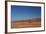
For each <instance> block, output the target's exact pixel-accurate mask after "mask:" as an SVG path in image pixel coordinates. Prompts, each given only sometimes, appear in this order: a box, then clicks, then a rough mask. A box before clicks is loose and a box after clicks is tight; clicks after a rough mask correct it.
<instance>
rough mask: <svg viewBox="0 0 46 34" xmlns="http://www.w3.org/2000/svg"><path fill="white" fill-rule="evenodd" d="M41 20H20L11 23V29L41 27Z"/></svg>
mask: <svg viewBox="0 0 46 34" xmlns="http://www.w3.org/2000/svg"><path fill="white" fill-rule="evenodd" d="M40 26H41V19H40V18H33V19H31V20H18V21H11V28H28V27H40Z"/></svg>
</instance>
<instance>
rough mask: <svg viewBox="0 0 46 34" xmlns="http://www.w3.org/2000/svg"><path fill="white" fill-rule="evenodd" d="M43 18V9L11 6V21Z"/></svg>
mask: <svg viewBox="0 0 46 34" xmlns="http://www.w3.org/2000/svg"><path fill="white" fill-rule="evenodd" d="M40 17H41V7H35V6H17V5H11V20H12V21H13V20H28V19H32V18H40Z"/></svg>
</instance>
